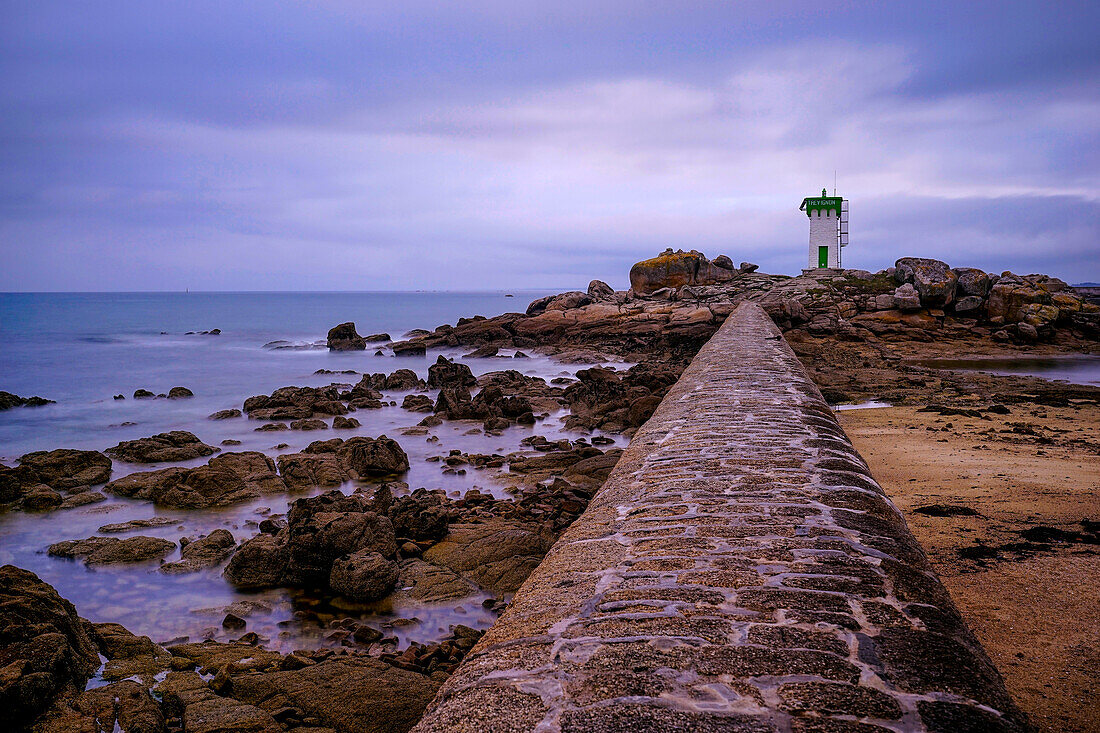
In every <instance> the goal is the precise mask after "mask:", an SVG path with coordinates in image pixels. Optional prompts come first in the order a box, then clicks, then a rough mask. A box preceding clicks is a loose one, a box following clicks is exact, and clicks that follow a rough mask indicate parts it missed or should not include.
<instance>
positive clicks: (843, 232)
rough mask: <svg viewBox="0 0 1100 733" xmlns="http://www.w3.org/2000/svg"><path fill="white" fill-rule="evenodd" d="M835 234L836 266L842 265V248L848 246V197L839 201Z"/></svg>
mask: <svg viewBox="0 0 1100 733" xmlns="http://www.w3.org/2000/svg"><path fill="white" fill-rule="evenodd" d="M834 193H835V191H834ZM836 236H837V244H838V245H840V246H839V247H837V250H836V264H837V267H844V264H843V259H844V248H845V247H847V246H848V199H844V200H842V201H841V202H840V223H839V226H838V227H837V234H836Z"/></svg>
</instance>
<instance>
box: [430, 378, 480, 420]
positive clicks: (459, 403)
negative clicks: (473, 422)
mask: <svg viewBox="0 0 1100 733" xmlns="http://www.w3.org/2000/svg"><path fill="white" fill-rule="evenodd" d="M433 409H434V410H435V412H436V413H437V414H438V413H444V414H445V415H446V416H447V418H448V419H451V420H467V419H475V418H476V416H475V415H474V414H473V398H472V397H471V396H470V390H468V389H466V388H465V387H461V386H459V387H444V388H443V389H441V390H439V396H438V397H437V398H436V400H435V407H434V408H433Z"/></svg>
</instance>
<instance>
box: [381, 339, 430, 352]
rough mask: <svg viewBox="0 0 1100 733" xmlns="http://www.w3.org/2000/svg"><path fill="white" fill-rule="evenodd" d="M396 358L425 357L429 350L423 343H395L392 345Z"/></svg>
mask: <svg viewBox="0 0 1100 733" xmlns="http://www.w3.org/2000/svg"><path fill="white" fill-rule="evenodd" d="M390 348H391V349H393V355H394V356H424V354H425V353H427V351H428V350H427V348H426V347H425V346H424V342H423V341H412V340H410V341H395V342H394V343H392V344H390Z"/></svg>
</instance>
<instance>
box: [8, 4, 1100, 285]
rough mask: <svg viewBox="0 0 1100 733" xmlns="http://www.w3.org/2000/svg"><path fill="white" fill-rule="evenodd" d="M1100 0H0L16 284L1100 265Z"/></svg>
mask: <svg viewBox="0 0 1100 733" xmlns="http://www.w3.org/2000/svg"><path fill="white" fill-rule="evenodd" d="M1097 28H1100V3H1097V2H1095V0H1091V1H1090V2H1075V1H1072V0H1059V2H1055V3H1048V2H1042V3H1040V2H1028V3H1020V2H1012V1H1011V0H1007V1H1006V0H1001V1H999V2H988V3H986V2H980V3H979V2H973V3H972V2H952V3H942V2H936V3H924V2H904V3H901V2H898V3H895V2H882V1H878V2H866V3H864V2H837V3H828V2H784V1H783V0H775V1H773V2H767V3H735V2H730V1H729V0H723V1H721V2H686V1H685V2H658V1H656V0H585V2H583V3H578V2H569V3H552V2H545V0H540V1H539V2H527V1H526V0H507V1H505V0H491V1H488V2H486V1H483V0H468V1H467V2H462V3H456V2H438V1H433V0H403V1H402V2H392V0H388V1H387V2H365V1H362V0H360V1H358V2H350V1H348V2H341V1H333V2H322V1H321V0H313V1H309V0H300V1H298V2H278V1H275V0H262V1H260V2H225V1H224V0H219V1H218V2H208V1H207V0H188V2H159V1H156V0H143V1H141V2H117V1H115V0H96V2H84V1H78V0H70V1H69V2H52V1H51V0H35V1H34V2H25V1H24V0H0V257H2V260H0V262H2V264H0V291H101V290H102V291H116V290H122V291H133V290H183V289H185V288H189V289H191V290H356V291H361V290H417V289H432V290H492V289H505V290H507V289H522V288H555V287H561V288H578V287H579V288H584V287H585V286H586V285H587V283H588V281H589V280H591V279H593V278H599V279H602V280H605V281H607V282H609V283H610V284H611V285H613V286H615V287H616V288H625V287H626V286H627V284H628V281H627V273H628V272H629V269H630V266H631V264H632V263H634V262H636V261H638V260H642V259H646V258H648V257H652V256H653V255H655V254H657V253H658V252H660V251H661V250H663V249H665V248H666V247H672V248H674V249H684V250H690V249H697V250H699V251H702V252H704V253H706V254H707V255H709V256H711V257H714V256H717V255H719V254H726V255H728V256H730V257H731V258H732V259H733V260H734V262H740V261H743V260H744V261H749V262H753V263H756V264H759V265H760V269H761V270H762V271H765V272H777V273H788V274H797V272H798V271H799V269H800V268H801V267H803V266H805V265H806V262H805V259H806V251H807V238H808V226H807V222H806V218H805V215H804V214H801V213H800V212H799V211H798V205H799V204H800V203H801V201H802V199H803V198H804V197H806V196H812V195H816V194H819V193H820V191H821V189H822V188H823V187H824V188H828V189H829V191H830V192H831V191H832V190H833V185H834V174H835V180H836V190H837V193H838V194H839V195H841V196H844V197H845V198H847V199H849V201H850V209H851V245H850V246H849V247H848V248H847V249H846V250H845V254H844V264H845V266H847V267H856V268H863V269H868V270H872V271H874V270H878V269H881V268H884V267H889V266H890V265H892V264H893V262H894V261H895V260H896V259H897V258H898V257H902V256H923V257H934V258H938V259H942V260H944V261H946V262H948V263H949V264H951V265H952V266H974V267H981V268H983V269H985V270H988V271H993V272H1001V271H1003V270H1012V271H1014V272H1017V273H1030V272H1045V273H1049V274H1053V275H1056V276H1059V277H1062V278H1063V279H1065V280H1067V281H1069V282H1081V281H1085V280H1093V281H1098V280H1100V40H1098V39H1097V34H1096V29H1097Z"/></svg>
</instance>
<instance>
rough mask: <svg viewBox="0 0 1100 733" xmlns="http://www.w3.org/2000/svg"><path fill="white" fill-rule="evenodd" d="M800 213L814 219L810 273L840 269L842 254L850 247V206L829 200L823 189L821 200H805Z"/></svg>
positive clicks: (811, 229) (842, 202) (811, 233)
mask: <svg viewBox="0 0 1100 733" xmlns="http://www.w3.org/2000/svg"><path fill="white" fill-rule="evenodd" d="M798 210H799V211H805V212H806V216H808V217H809V219H810V253H809V254H810V256H809V264H808V265H807V270H806V271H807V272H812V271H816V270H822V269H840V268H841V267H842V265H841V257H840V250H841V248H842V247H846V246H848V202H847V201H845V200H844V199H843V198H840V197H839V196H829V195H828V193H827V192H826V190H825V189H824V188H823V189H821V196H819V197H815V198H809V197H807V198H804V199H802V205H801V206H799V207H798Z"/></svg>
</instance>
